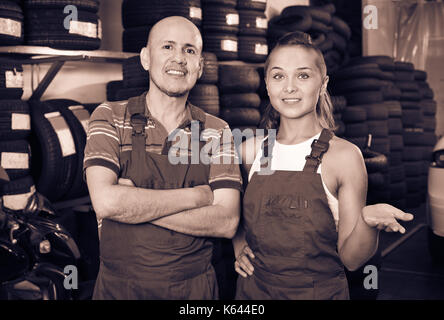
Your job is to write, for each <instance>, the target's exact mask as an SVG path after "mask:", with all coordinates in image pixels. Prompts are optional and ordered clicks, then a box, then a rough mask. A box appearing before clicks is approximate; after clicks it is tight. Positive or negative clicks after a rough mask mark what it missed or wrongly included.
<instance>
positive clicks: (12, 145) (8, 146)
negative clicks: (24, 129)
mask: <svg viewBox="0 0 444 320" xmlns="http://www.w3.org/2000/svg"><path fill="white" fill-rule="evenodd" d="M0 165H1V167H2V168H3V169H5V171H6V173H7V174H8V176H9V179H11V180H16V179H20V178H23V177H26V176H28V175H29V174H30V169H31V148H30V146H29V143H28V141H26V140H11V141H1V142H0Z"/></svg>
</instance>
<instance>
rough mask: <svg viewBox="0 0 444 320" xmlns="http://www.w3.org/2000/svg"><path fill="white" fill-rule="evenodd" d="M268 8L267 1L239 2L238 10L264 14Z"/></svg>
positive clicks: (247, 0) (238, 0) (239, 0)
mask: <svg viewBox="0 0 444 320" xmlns="http://www.w3.org/2000/svg"><path fill="white" fill-rule="evenodd" d="M266 7H267V1H266V0H262V1H254V0H237V7H236V8H237V9H238V10H255V11H259V12H264V11H265V9H266Z"/></svg>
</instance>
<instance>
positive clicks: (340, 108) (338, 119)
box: [330, 96, 347, 138]
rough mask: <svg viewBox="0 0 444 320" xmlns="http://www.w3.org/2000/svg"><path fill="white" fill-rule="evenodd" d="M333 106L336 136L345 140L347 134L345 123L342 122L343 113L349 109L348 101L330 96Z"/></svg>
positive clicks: (342, 97) (341, 97)
mask: <svg viewBox="0 0 444 320" xmlns="http://www.w3.org/2000/svg"><path fill="white" fill-rule="evenodd" d="M330 100H331V103H332V106H333V117H334V119H335V125H336V130H335V135H336V136H338V137H341V138H343V137H344V134H345V123H344V121H343V120H342V113H343V112H344V110H345V108H346V107H347V99H345V97H344V96H330Z"/></svg>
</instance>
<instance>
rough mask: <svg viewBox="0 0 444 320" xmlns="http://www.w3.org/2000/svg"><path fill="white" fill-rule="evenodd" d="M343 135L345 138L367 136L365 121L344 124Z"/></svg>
mask: <svg viewBox="0 0 444 320" xmlns="http://www.w3.org/2000/svg"><path fill="white" fill-rule="evenodd" d="M344 135H345V136H346V137H347V138H359V137H365V138H367V135H368V126H367V124H366V123H365V122H363V123H351V124H346V125H345V134H344Z"/></svg>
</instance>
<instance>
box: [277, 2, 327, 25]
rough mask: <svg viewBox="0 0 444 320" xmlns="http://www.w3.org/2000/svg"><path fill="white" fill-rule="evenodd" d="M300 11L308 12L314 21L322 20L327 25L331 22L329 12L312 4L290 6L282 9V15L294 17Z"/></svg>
mask: <svg viewBox="0 0 444 320" xmlns="http://www.w3.org/2000/svg"><path fill="white" fill-rule="evenodd" d="M300 12H307V13H308V14H310V15H311V17H312V19H313V20H314V21H317V22H321V23H323V24H325V25H328V24H330V23H331V19H332V17H331V14H330V13H329V12H327V11H324V10H320V9H317V8H316V7H310V6H288V7H286V8H284V10H282V12H281V16H282V17H284V18H289V17H293V16H294V15H295V14H296V15H297V14H299V13H300Z"/></svg>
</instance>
